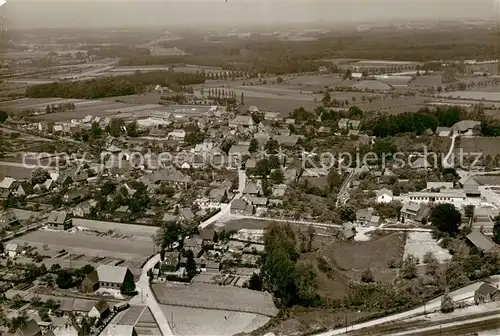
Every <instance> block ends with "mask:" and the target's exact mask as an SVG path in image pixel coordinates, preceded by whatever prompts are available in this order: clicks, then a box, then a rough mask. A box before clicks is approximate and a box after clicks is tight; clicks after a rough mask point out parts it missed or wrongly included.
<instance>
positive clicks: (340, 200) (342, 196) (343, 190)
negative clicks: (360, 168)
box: [335, 168, 357, 207]
mask: <svg viewBox="0 0 500 336" xmlns="http://www.w3.org/2000/svg"><path fill="white" fill-rule="evenodd" d="M356 172H357V169H356V168H354V169H353V170H352V171H351V172H350V173H349V175H348V176H347V178H346V179H345V181H344V183H342V186H341V187H340V190H339V192H338V197H337V201H336V202H335V205H336V206H337V207H339V206H341V205H344V204H345V202H347V200H348V199H349V193H348V192H347V188H349V184H350V183H351V180H352V178H353V177H354V175H356Z"/></svg>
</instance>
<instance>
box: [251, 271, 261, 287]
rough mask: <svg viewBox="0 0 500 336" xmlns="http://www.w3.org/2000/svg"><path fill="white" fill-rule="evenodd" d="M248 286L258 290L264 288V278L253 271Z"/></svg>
mask: <svg viewBox="0 0 500 336" xmlns="http://www.w3.org/2000/svg"><path fill="white" fill-rule="evenodd" d="M248 288H250V289H251V290H256V291H261V290H262V278H261V277H260V276H259V275H258V274H257V273H253V274H252V276H251V277H250V280H249V282H248Z"/></svg>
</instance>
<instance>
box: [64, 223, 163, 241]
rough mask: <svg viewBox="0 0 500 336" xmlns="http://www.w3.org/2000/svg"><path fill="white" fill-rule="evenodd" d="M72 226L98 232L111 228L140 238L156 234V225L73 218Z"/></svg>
mask: <svg viewBox="0 0 500 336" xmlns="http://www.w3.org/2000/svg"><path fill="white" fill-rule="evenodd" d="M73 226H75V227H76V226H78V227H84V228H87V229H89V230H96V231H100V232H106V231H109V230H113V231H116V232H119V233H120V234H124V235H133V236H137V237H141V239H142V238H151V237H152V236H154V235H155V234H156V231H157V229H158V228H157V227H154V226H144V225H133V224H122V223H115V222H104V221H94V220H87V219H81V218H73Z"/></svg>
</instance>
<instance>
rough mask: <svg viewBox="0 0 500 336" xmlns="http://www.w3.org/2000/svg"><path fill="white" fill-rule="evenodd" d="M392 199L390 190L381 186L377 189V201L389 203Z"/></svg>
mask: <svg viewBox="0 0 500 336" xmlns="http://www.w3.org/2000/svg"><path fill="white" fill-rule="evenodd" d="M392 200H393V194H392V190H389V189H386V188H382V189H380V190H378V191H377V203H391V202H392Z"/></svg>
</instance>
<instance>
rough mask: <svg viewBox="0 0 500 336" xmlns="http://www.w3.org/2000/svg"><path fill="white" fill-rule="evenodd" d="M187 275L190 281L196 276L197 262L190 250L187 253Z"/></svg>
mask: <svg viewBox="0 0 500 336" xmlns="http://www.w3.org/2000/svg"><path fill="white" fill-rule="evenodd" d="M186 258H187V260H186V275H187V277H188V278H189V279H192V278H194V276H195V275H196V261H195V260H194V254H193V251H191V250H188V251H187V252H186Z"/></svg>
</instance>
